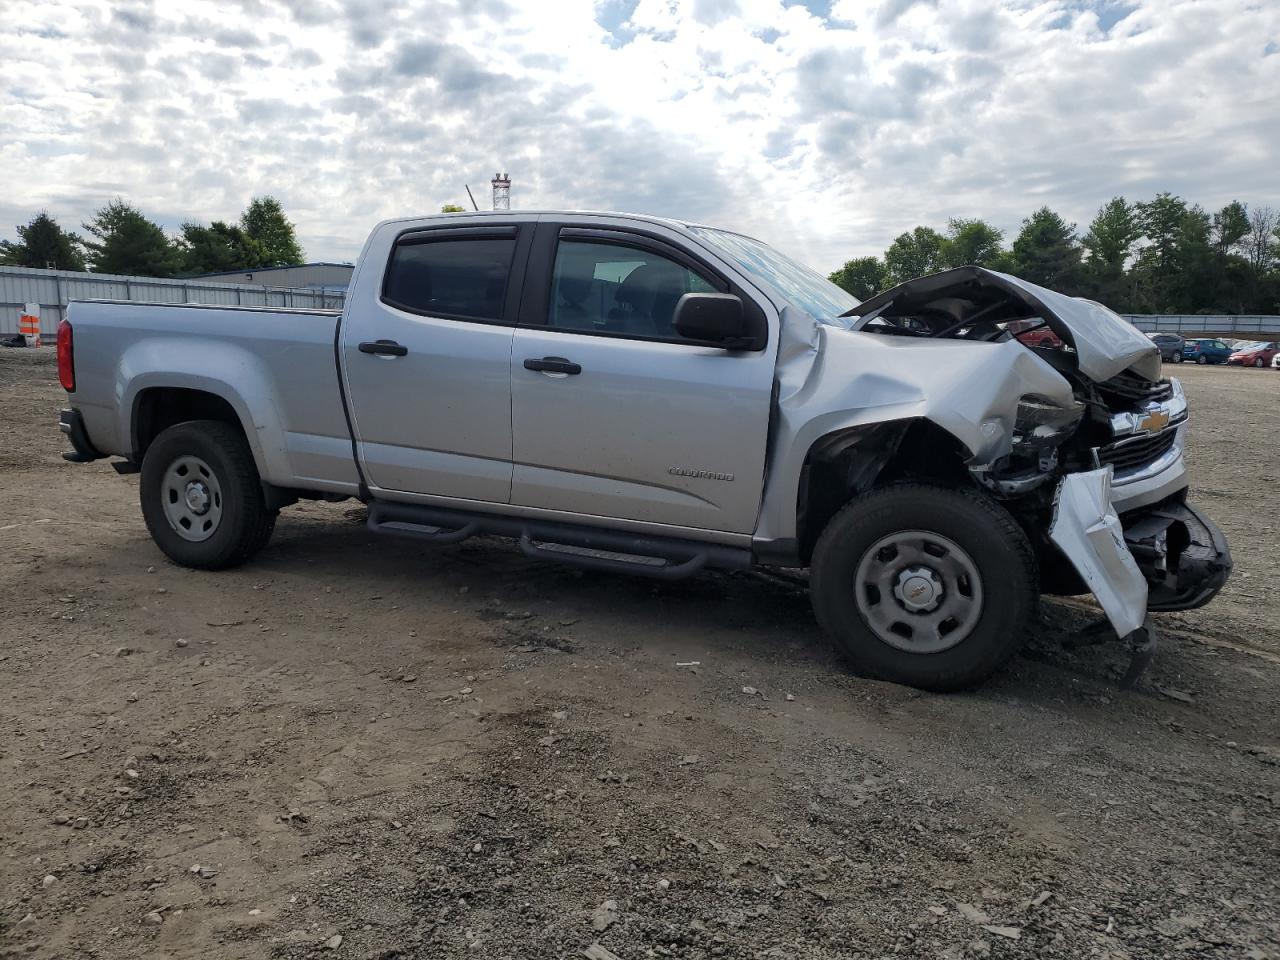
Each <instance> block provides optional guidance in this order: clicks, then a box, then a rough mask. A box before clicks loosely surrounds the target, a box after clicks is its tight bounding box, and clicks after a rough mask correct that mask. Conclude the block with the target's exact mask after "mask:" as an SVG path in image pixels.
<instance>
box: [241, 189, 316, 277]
mask: <svg viewBox="0 0 1280 960" xmlns="http://www.w3.org/2000/svg"><path fill="white" fill-rule="evenodd" d="M240 229H241V230H243V231H244V234H245V236H247V237H248V238H249V239H251V240H253V241H254V243H255V244H257V247H258V249H259V251H260V255H261V258H262V259H261V262H260V263H255V264H253V266H255V267H291V266H295V265H297V264H299V263H302V248H301V247H299V246H298V238H297V236H295V234H294V231H293V224H292V223H290V222H289V220H288V218H287V217H285V215H284V209H283V208H282V207H281V206H280V201H279V200H277V199H276V198H275V197H254V198H253V199H252V200H251V201H249V206H248V207H246V208H245V211H244V213H243V214H241V215H240Z"/></svg>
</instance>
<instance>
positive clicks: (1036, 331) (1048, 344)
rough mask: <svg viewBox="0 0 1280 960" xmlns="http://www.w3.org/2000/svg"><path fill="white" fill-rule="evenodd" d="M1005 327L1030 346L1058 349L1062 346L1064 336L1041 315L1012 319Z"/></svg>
mask: <svg viewBox="0 0 1280 960" xmlns="http://www.w3.org/2000/svg"><path fill="white" fill-rule="evenodd" d="M1004 329H1005V331H1006V332H1007V333H1010V334H1012V335H1013V336H1015V337H1017V338H1018V340H1019V342H1021V343H1025V344H1026V345H1027V346H1028V347H1045V348H1048V349H1050V350H1057V349H1058V348H1060V347H1061V346H1062V338H1061V337H1060V336H1058V335H1057V334H1056V333H1054V332H1053V331H1052V330H1050V329H1049V326H1048V324H1046V323H1045V321H1044V320H1042V319H1040V318H1039V317H1032V318H1031V319H1029V320H1010V321H1009V322H1008V323H1006V324H1005V325H1004Z"/></svg>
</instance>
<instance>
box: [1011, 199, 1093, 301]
mask: <svg viewBox="0 0 1280 960" xmlns="http://www.w3.org/2000/svg"><path fill="white" fill-rule="evenodd" d="M1010 259H1011V264H1010V269H1011V270H1012V272H1013V273H1015V274H1017V275H1018V276H1020V277H1022V278H1023V279H1024V280H1029V281H1031V282H1032V283H1038V284H1040V286H1042V287H1049V288H1050V289H1051V290H1058V291H1061V292H1062V293H1069V294H1073V295H1074V294H1076V293H1078V292H1079V288H1080V244H1079V243H1078V242H1077V241H1076V225H1075V224H1074V223H1067V221H1065V220H1063V219H1062V217H1060V216H1058V214H1056V213H1054V212H1053V211H1052V210H1050V209H1049V208H1048V207H1041V208H1040V209H1039V210H1037V211H1036V212H1035V213H1033V214H1031V216H1029V217H1028V218H1027V219H1026V220H1023V221H1022V230H1021V232H1020V233H1019V234H1018V236H1017V238H1016V239H1015V240H1014V241H1013V250H1012V252H1011V258H1010Z"/></svg>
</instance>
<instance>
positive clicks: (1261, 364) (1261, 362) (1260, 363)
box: [1253, 357, 1267, 370]
mask: <svg viewBox="0 0 1280 960" xmlns="http://www.w3.org/2000/svg"><path fill="white" fill-rule="evenodd" d="M1253 365H1254V366H1255V367H1257V368H1258V369H1259V370H1261V369H1262V368H1263V367H1265V366H1266V365H1267V362H1266V361H1265V360H1263V359H1262V358H1261V357H1259V358H1258V359H1257V360H1255V361H1253Z"/></svg>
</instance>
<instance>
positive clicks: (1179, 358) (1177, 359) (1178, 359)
mask: <svg viewBox="0 0 1280 960" xmlns="http://www.w3.org/2000/svg"><path fill="white" fill-rule="evenodd" d="M1170 359H1171V360H1173V362H1174V363H1181V362H1182V354H1180V353H1175V354H1174V355H1173V356H1172V357H1171V358H1170Z"/></svg>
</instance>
